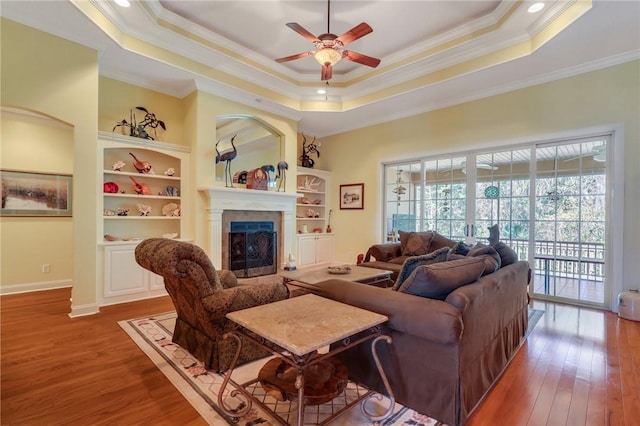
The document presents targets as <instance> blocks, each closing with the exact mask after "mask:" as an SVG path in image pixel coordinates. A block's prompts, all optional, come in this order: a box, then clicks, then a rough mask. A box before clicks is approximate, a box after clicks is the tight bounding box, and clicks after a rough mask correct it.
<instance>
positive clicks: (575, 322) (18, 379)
mask: <svg viewBox="0 0 640 426" xmlns="http://www.w3.org/2000/svg"><path fill="white" fill-rule="evenodd" d="M69 297H70V290H68V289H61V290H50V291H43V292H36V293H29V294H24V295H8V296H2V297H1V298H0V303H1V310H0V315H1V329H0V330H1V342H0V343H1V346H2V349H1V370H0V372H1V388H0V392H1V398H2V405H1V424H2V425H48V426H53V425H137V424H146V425H154V426H155V425H204V424H206V422H205V421H204V420H203V419H201V418H200V417H199V415H198V413H197V412H196V411H195V410H194V409H193V408H192V407H191V406H190V405H189V403H188V402H186V400H185V399H184V398H183V397H182V396H181V395H180V393H178V391H176V390H175V388H174V387H173V386H172V385H171V383H170V382H169V381H168V380H167V379H166V378H165V377H164V376H163V375H162V373H160V371H159V370H158V369H157V368H155V366H154V365H153V363H152V362H151V361H150V360H149V359H148V358H147V356H146V355H144V354H143V353H142V352H141V351H140V350H139V349H138V348H137V346H136V345H135V344H134V343H133V342H132V341H131V339H129V337H128V336H127V335H126V334H125V333H124V332H123V331H122V330H121V329H120V327H119V326H118V325H117V321H119V320H123V319H129V318H135V317H139V316H143V315H147V314H153V313H160V312H166V311H169V310H172V309H173V306H172V304H171V301H170V300H169V298H168V297H163V298H158V299H152V300H147V301H142V302H134V303H128V304H122V305H117V306H111V307H103V308H102V309H101V312H100V314H98V315H92V316H87V317H82V318H74V319H71V318H69V317H68V315H67V314H68V313H69V310H70V303H69ZM533 307H535V308H536V309H542V310H544V311H545V314H544V316H543V317H542V318H541V319H540V321H539V322H538V324H537V326H536V327H535V329H534V330H533V333H532V334H531V335H530V336H529V339H528V340H527V341H526V343H525V344H524V345H523V347H522V348H521V349H520V351H519V352H518V354H517V355H516V357H515V358H514V359H513V361H512V363H511V364H510V366H509V367H508V369H507V371H506V372H505V374H504V375H503V377H502V378H501V379H500V381H499V382H498V383H497V384H496V386H495V387H494V388H493V390H492V391H491V392H490V393H489V394H488V396H487V398H486V399H485V400H484V401H483V402H482V403H481V404H480V406H479V407H478V408H477V409H476V411H475V412H474V413H473V415H472V416H471V418H470V419H469V421H468V423H467V424H468V425H470V426H478V425H491V426H495V425H509V426H512V425H553V426H560V425H616V426H617V425H626V426H636V425H640V398H639V395H640V322H633V321H628V320H622V319H619V318H618V317H617V316H616V315H615V314H613V313H610V312H604V311H598V310H592V309H584V308H577V307H573V306H566V305H560V304H553V303H543V302H534V303H533Z"/></svg>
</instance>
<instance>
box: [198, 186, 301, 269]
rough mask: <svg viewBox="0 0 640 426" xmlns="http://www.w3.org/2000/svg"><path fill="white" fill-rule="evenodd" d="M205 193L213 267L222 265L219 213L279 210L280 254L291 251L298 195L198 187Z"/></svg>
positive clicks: (220, 216)
mask: <svg viewBox="0 0 640 426" xmlns="http://www.w3.org/2000/svg"><path fill="white" fill-rule="evenodd" d="M198 191H199V192H203V193H205V194H206V195H207V197H208V201H209V204H208V205H207V216H208V220H209V250H210V256H211V262H213V266H215V268H216V269H221V268H222V212H224V211H225V210H240V211H275V212H281V213H282V228H283V229H282V231H283V234H284V235H283V238H282V255H283V256H288V255H289V253H293V239H294V238H295V219H296V218H295V213H296V198H298V197H299V194H296V193H290V192H276V191H259V190H255V189H244V188H227V187H224V186H209V187H203V188H198Z"/></svg>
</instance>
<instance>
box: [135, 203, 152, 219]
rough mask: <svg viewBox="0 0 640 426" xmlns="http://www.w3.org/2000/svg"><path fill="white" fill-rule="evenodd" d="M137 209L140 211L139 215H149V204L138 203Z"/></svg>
mask: <svg viewBox="0 0 640 426" xmlns="http://www.w3.org/2000/svg"><path fill="white" fill-rule="evenodd" d="M137 207H138V211H139V212H140V216H149V213H151V206H147V205H146V204H138V206H137Z"/></svg>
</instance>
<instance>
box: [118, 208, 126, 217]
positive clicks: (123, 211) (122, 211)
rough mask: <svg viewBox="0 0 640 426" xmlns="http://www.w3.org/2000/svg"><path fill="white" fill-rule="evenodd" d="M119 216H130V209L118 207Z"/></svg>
mask: <svg viewBox="0 0 640 426" xmlns="http://www.w3.org/2000/svg"><path fill="white" fill-rule="evenodd" d="M116 214H117V215H118V216H128V215H129V209H118V213H116Z"/></svg>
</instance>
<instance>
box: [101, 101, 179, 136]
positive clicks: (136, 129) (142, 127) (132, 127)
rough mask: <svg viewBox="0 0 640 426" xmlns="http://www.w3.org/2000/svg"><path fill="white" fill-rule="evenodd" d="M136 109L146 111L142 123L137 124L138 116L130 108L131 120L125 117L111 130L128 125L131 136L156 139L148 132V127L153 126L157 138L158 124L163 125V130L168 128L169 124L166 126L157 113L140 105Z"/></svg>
mask: <svg viewBox="0 0 640 426" xmlns="http://www.w3.org/2000/svg"><path fill="white" fill-rule="evenodd" d="M136 109H137V110H139V111H143V112H144V113H145V115H144V118H143V119H142V121H141V122H140V123H137V124H136V116H135V114H134V113H133V110H129V121H127V120H126V119H124V118H123V119H122V120H121V121H118V122H117V123H116V125H115V126H113V130H111V131H112V132H113V131H114V130H116V128H118V127H128V128H129V136H134V137H137V138H142V139H151V140H155V139H154V138H153V137H151V135H149V133H148V132H147V130H146V129H147V127H151V128H152V129H153V136H155V137H156V138H157V137H158V135H157V133H156V128H157V127H158V126H160V127H162V129H163V130H167V126H165V124H164V121H162V120H158V119H157V118H156V115H155V114H153V113H151V112H149V111H148V110H147V109H146V108H145V107H141V106H138V107H136Z"/></svg>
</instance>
